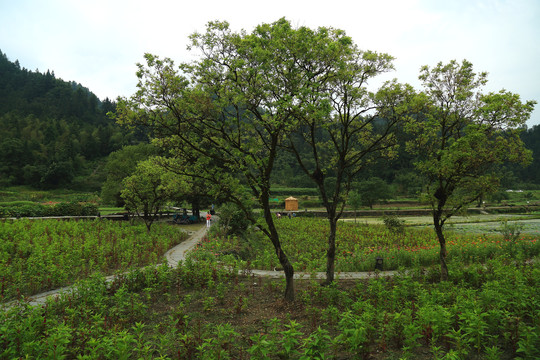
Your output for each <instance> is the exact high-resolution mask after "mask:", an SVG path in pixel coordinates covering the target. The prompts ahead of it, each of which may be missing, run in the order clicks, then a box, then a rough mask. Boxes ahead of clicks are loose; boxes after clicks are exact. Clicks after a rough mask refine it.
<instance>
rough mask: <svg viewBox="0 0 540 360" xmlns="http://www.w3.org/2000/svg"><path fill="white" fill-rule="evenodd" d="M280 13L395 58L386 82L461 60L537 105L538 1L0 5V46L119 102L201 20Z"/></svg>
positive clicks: (175, 53)
mask: <svg viewBox="0 0 540 360" xmlns="http://www.w3.org/2000/svg"><path fill="white" fill-rule="evenodd" d="M281 17H286V18H287V19H288V20H290V21H291V22H292V23H293V24H294V25H297V26H309V27H312V28H316V27H318V26H331V27H334V28H339V29H343V30H345V31H346V32H347V34H348V35H349V36H351V37H352V38H353V40H354V41H355V42H356V43H357V44H358V45H359V47H360V48H362V49H366V50H368V49H369V50H375V51H379V52H387V53H389V54H390V55H392V56H394V57H395V58H396V61H395V63H394V65H395V67H396V71H395V72H393V73H391V74H390V75H388V76H387V78H385V79H384V80H386V79H390V78H394V77H395V78H397V79H398V80H399V81H401V82H408V83H410V84H412V85H414V86H415V87H416V88H419V87H420V84H419V82H418V80H417V78H418V73H419V69H420V67H421V66H422V65H429V66H434V65H436V64H437V63H438V62H439V61H443V62H448V61H449V60H452V59H456V60H458V61H461V60H463V59H467V60H469V61H471V62H472V63H473V64H474V67H475V70H476V71H478V72H480V71H487V72H488V73H489V76H488V79H489V83H488V86H487V87H486V91H499V90H500V89H503V88H504V89H506V90H509V91H511V92H514V93H518V94H520V95H521V98H522V100H537V101H539V102H540V84H539V83H540V0H483V1H482V0H441V1H439V0H369V1H366V0H351V1H348V0H333V1H328V0H327V1H320V0H287V1H283V0H268V1H253V0H252V1H247V0H228V1H224V0H191V1H182V0H178V1H172V0H144V1H141V0H85V1H79V0H0V50H1V51H2V52H3V53H5V54H6V55H7V57H8V58H9V59H10V60H11V61H15V60H19V62H20V64H21V66H22V67H25V68H27V69H29V70H36V69H38V70H39V71H41V72H46V71H47V70H51V71H54V73H55V75H56V77H57V78H61V79H63V80H66V81H76V82H78V83H81V84H82V85H83V86H85V87H87V88H89V89H90V91H92V92H94V93H95V94H96V95H97V96H98V97H99V98H100V99H104V98H106V97H108V98H111V99H116V97H118V96H130V95H132V94H133V93H134V92H135V85H136V82H137V81H136V77H135V71H136V66H135V64H136V63H137V62H142V61H143V55H144V53H146V52H150V53H153V54H156V55H159V56H161V57H171V58H172V59H174V60H175V61H176V62H181V61H185V60H189V59H190V58H191V56H192V55H190V54H189V53H188V51H187V50H186V45H187V41H188V35H190V34H191V33H193V32H195V31H199V32H204V31H205V26H206V24H207V23H208V21H212V20H227V21H228V22H229V23H230V24H231V27H232V28H233V29H238V30H239V29H245V30H247V31H251V30H252V29H253V27H254V26H256V25H257V24H260V23H269V22H273V21H276V20H277V19H279V18H281ZM0 81H1V79H0ZM539 108H540V105H537V109H536V110H535V111H534V113H533V116H532V118H531V120H530V121H529V122H528V124H529V126H531V125H537V124H540V109H539Z"/></svg>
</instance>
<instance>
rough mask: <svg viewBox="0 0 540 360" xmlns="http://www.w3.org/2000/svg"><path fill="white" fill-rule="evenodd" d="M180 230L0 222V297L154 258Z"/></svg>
mask: <svg viewBox="0 0 540 360" xmlns="http://www.w3.org/2000/svg"><path fill="white" fill-rule="evenodd" d="M184 238H185V235H184V234H183V233H182V232H180V231H178V229H177V228H173V227H170V226H160V225H159V224H156V226H155V227H154V228H153V231H152V232H151V233H148V232H147V231H146V228H145V227H144V225H131V224H127V223H123V222H112V221H107V220H96V221H57V220H40V221H30V220H24V219H23V220H18V221H13V222H5V223H3V224H2V226H1V227H0V239H1V240H0V299H1V300H8V299H11V298H13V297H16V296H18V295H26V296H28V295H32V294H36V293H38V292H40V291H45V290H49V289H53V288H57V287H61V286H65V285H69V284H71V283H73V282H74V281H76V280H78V279H84V278H86V277H88V276H89V275H90V274H93V273H96V272H101V273H104V274H111V273H114V272H116V271H123V270H126V269H129V268H131V267H138V266H143V265H146V264H151V263H156V262H157V260H158V258H160V257H161V256H162V255H163V254H164V253H165V252H166V251H167V250H168V249H169V248H171V247H172V246H174V245H176V244H178V243H180V242H181V241H182V240H183V239H184Z"/></svg>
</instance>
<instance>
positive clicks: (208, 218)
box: [206, 211, 212, 228]
mask: <svg viewBox="0 0 540 360" xmlns="http://www.w3.org/2000/svg"><path fill="white" fill-rule="evenodd" d="M211 219H212V214H210V211H209V212H207V213H206V227H207V228H209V227H210V220H211Z"/></svg>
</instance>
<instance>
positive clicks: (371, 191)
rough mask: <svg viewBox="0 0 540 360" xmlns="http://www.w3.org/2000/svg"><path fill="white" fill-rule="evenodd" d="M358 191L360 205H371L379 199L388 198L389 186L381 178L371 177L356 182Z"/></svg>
mask: <svg viewBox="0 0 540 360" xmlns="http://www.w3.org/2000/svg"><path fill="white" fill-rule="evenodd" d="M357 191H358V193H359V194H360V198H361V199H362V205H366V206H369V208H370V209H373V205H374V204H375V203H376V202H377V201H380V200H386V199H390V186H388V184H387V183H386V182H385V181H384V180H383V179H381V178H378V177H372V178H369V179H368V180H364V181H362V182H360V183H359V184H358V190H357Z"/></svg>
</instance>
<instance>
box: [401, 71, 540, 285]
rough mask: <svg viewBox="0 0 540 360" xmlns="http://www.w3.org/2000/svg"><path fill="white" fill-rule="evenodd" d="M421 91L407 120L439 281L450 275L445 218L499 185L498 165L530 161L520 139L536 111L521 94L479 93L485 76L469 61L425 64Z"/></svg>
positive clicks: (422, 72) (504, 92)
mask: <svg viewBox="0 0 540 360" xmlns="http://www.w3.org/2000/svg"><path fill="white" fill-rule="evenodd" d="M419 78H420V80H422V82H423V85H424V88H425V92H424V93H421V94H419V96H418V98H417V99H416V101H415V105H417V106H418V105H419V106H421V107H423V110H422V111H421V112H420V113H419V114H418V116H417V117H416V118H415V119H414V121H411V122H410V123H409V124H408V130H409V131H410V132H411V133H412V134H413V135H414V140H413V141H411V142H410V143H409V144H408V148H409V149H410V150H413V151H415V153H416V154H417V155H418V161H417V162H416V163H415V166H416V168H417V169H418V170H420V172H421V173H422V174H423V175H425V177H426V179H427V189H426V190H427V194H428V196H429V200H430V202H431V208H432V214H433V224H434V227H435V232H436V234H437V238H438V240H439V244H440V262H441V279H442V280H446V279H447V278H448V268H447V266H446V241H445V237H444V232H443V227H444V224H445V223H446V221H447V220H448V219H449V218H450V217H452V216H453V215H454V214H456V213H457V212H459V211H462V210H463V209H464V208H465V206H466V205H468V204H471V203H474V202H476V201H478V199H479V198H480V197H481V196H484V195H486V194H489V193H491V192H493V191H495V190H497V188H498V184H499V178H500V173H499V172H498V171H497V166H499V165H500V164H503V163H505V162H513V163H521V164H526V163H528V162H530V160H531V153H530V151H528V150H526V149H525V146H524V144H523V142H522V141H521V139H520V137H519V132H520V130H521V129H522V128H523V127H524V126H525V122H526V121H527V119H528V118H529V117H530V115H531V112H532V111H533V109H534V104H535V103H536V102H534V101H527V102H526V103H522V102H521V100H520V98H519V95H516V94H512V93H510V92H508V91H505V90H501V91H500V92H498V93H489V94H482V92H481V91H480V89H481V87H482V86H483V85H485V84H486V83H487V74H486V73H480V74H476V73H475V72H474V71H473V66H472V64H471V63H470V62H468V61H466V60H464V61H463V62H462V63H461V64H458V63H457V62H456V61H451V62H450V63H448V64H442V63H439V64H437V66H435V67H434V68H433V69H430V68H429V67H427V66H425V67H423V68H422V70H421V74H420V76H419Z"/></svg>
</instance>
